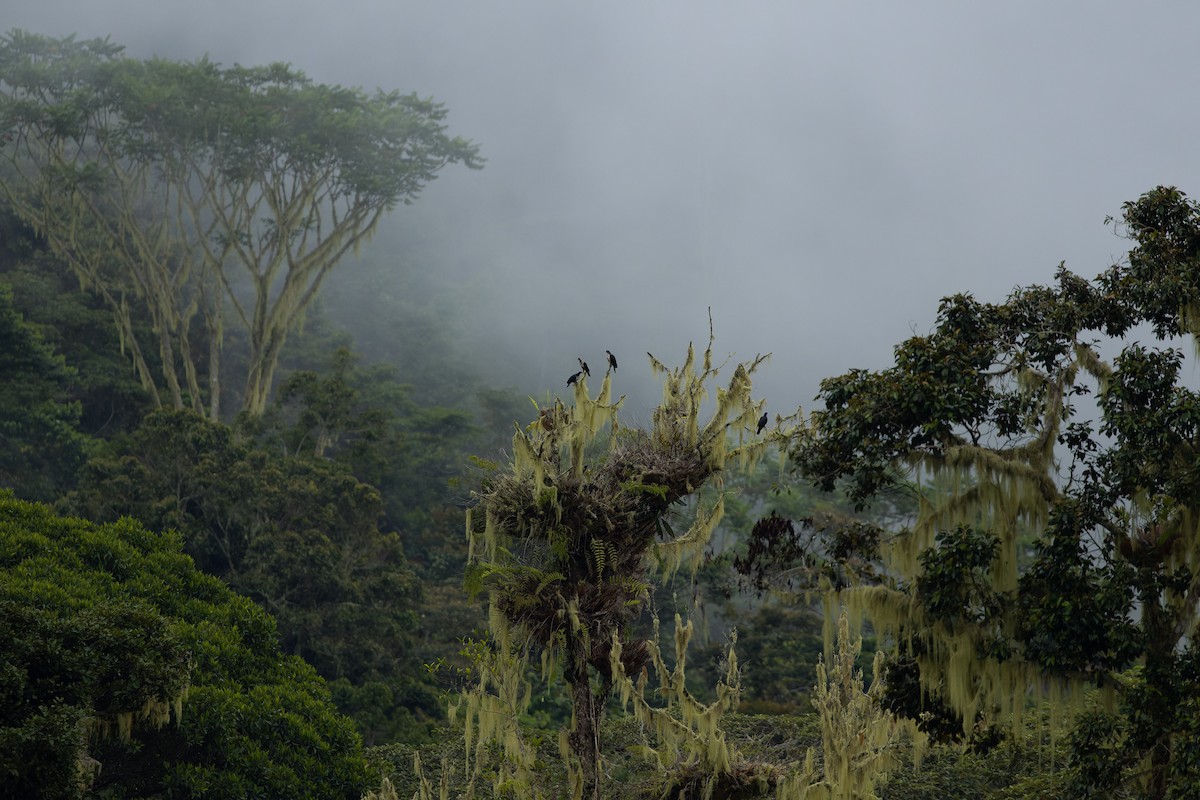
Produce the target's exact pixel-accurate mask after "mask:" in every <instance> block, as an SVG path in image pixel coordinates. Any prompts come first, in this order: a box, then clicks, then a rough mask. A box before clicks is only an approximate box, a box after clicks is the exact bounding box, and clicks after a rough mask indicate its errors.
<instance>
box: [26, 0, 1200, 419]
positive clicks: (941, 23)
mask: <svg viewBox="0 0 1200 800" xmlns="http://www.w3.org/2000/svg"><path fill="white" fill-rule="evenodd" d="M3 19H4V25H5V27H6V28H13V27H19V28H23V29H26V30H30V31H34V32H37V33H45V34H50V35H63V34H68V33H77V34H79V35H80V36H83V37H91V36H98V35H99V36H103V35H110V36H111V37H112V39H113V40H114V41H115V42H117V43H120V44H124V45H126V46H127V48H128V50H129V52H130V53H131V54H132V55H137V56H145V55H151V54H156V55H161V56H166V57H172V58H178V59H194V58H198V57H200V56H202V55H204V54H206V53H207V54H208V55H209V57H210V58H212V59H213V60H215V61H218V62H220V63H222V64H226V65H231V64H233V63H235V62H236V63H241V64H246V65H251V64H261V63H266V62H271V61H286V62H290V63H291V64H293V65H294V66H296V67H299V68H300V69H303V70H304V71H305V72H306V73H308V74H309V75H310V76H311V77H312V78H314V79H315V80H317V81H320V82H327V83H340V84H345V85H355V86H363V87H365V88H367V89H374V88H376V87H380V88H384V89H401V90H403V91H416V92H418V93H419V94H421V95H432V96H434V97H436V98H437V99H439V100H441V101H443V102H444V103H445V104H446V105H447V107H448V108H449V111H450V116H449V126H450V128H451V130H452V132H454V133H457V134H461V135H463V136H466V137H468V138H470V139H473V140H475V141H476V142H478V143H479V144H480V145H481V147H482V152H483V155H484V156H485V157H486V158H487V159H488V163H487V166H486V168H485V169H484V170H483V171H481V172H468V171H467V170H463V169H457V170H452V171H449V172H446V173H444V175H443V177H441V178H439V179H438V181H437V182H436V183H435V184H433V185H432V186H431V187H430V188H429V189H428V190H427V192H426V194H425V196H424V197H423V198H422V199H421V201H420V203H419V206H418V207H414V208H413V209H411V210H404V211H403V213H405V214H409V215H411V216H410V218H409V223H408V224H410V225H412V224H419V226H420V227H421V229H422V230H425V231H427V232H431V233H427V235H428V236H430V237H433V241H432V242H427V243H426V246H428V247H431V248H435V249H437V250H438V252H440V253H443V254H444V255H443V256H442V257H441V264H442V265H443V266H442V268H446V269H449V268H453V269H455V270H457V271H458V272H456V274H460V275H462V276H463V278H464V280H469V281H470V282H471V286H472V287H474V289H475V291H476V293H477V295H478V296H481V297H482V298H484V300H485V302H484V303H483V306H484V307H483V308H482V309H481V311H480V318H481V319H482V320H485V321H486V322H487V324H486V327H487V328H488V329H489V336H488V337H487V340H486V341H484V342H481V343H480V348H481V351H482V352H487V353H491V354H493V357H494V359H495V361H496V364H495V367H496V374H497V375H502V376H505V377H507V378H510V379H511V380H506V381H502V382H507V383H512V384H514V385H517V386H518V388H519V389H520V390H521V391H523V392H528V393H530V394H540V393H544V392H545V391H547V390H556V391H557V390H559V387H561V386H562V384H563V383H564V382H565V379H566V376H567V375H569V374H570V373H571V372H573V371H574V369H575V368H576V367H575V362H574V357H575V355H577V354H578V355H583V356H584V357H585V358H588V359H589V360H591V361H592V364H593V366H595V365H596V364H597V363H599V362H601V361H602V360H603V351H604V349H605V348H609V349H612V350H613V351H614V352H616V353H617V355H618V357H620V358H621V359H622V377H623V378H624V374H629V373H633V374H630V375H629V379H628V381H629V386H630V387H631V389H633V388H635V387H639V386H642V385H643V383H639V381H643V382H644V381H645V380H646V375H647V374H648V371H647V370H646V368H645V359H644V355H643V353H644V351H647V350H650V351H653V352H654V354H655V355H656V356H658V357H659V358H661V359H663V360H665V361H667V362H668V363H676V362H677V361H678V360H679V359H680V358H681V357H682V355H683V353H684V352H685V349H686V346H687V342H688V341H689V340H696V341H697V342H703V340H704V339H705V337H706V336H707V311H706V309H707V308H708V307H709V306H711V307H712V312H713V318H714V323H715V328H716V334H717V351H718V354H719V355H721V356H724V355H725V354H727V353H735V354H736V356H737V357H738V358H741V359H744V358H751V357H753V356H754V355H755V354H756V353H759V352H767V351H772V352H773V353H774V356H773V358H772V360H771V362H770V363H769V364H768V365H767V366H766V368H765V369H764V371H763V372H762V373H760V377H759V379H758V380H757V381H756V386H757V388H758V393H759V394H761V395H763V396H766V397H767V398H768V401H769V403H770V408H771V410H772V411H779V412H787V411H791V410H794V409H795V407H796V406H797V405H804V406H805V407H806V408H808V407H811V406H812V402H811V401H812V398H813V396H814V394H815V393H816V391H817V384H818V382H819V380H820V379H821V378H823V377H826V376H830V375H835V374H839V373H841V372H844V371H845V370H847V369H850V368H852V367H870V368H878V367H882V366H886V365H887V364H888V363H890V360H891V351H892V347H893V346H894V345H895V344H896V343H897V342H899V341H901V340H902V339H904V338H905V337H906V336H908V335H910V334H911V333H913V332H924V331H927V330H928V329H929V328H930V326H931V324H932V323H933V320H934V315H935V312H936V307H937V301H938V298H940V297H942V296H943V295H947V294H952V293H956V292H971V293H973V294H975V295H976V296H977V297H979V298H980V299H983V300H1001V299H1003V297H1004V296H1005V295H1006V294H1007V293H1008V292H1009V291H1010V290H1011V289H1012V288H1013V287H1015V286H1018V285H1024V284H1029V283H1035V282H1037V283H1044V282H1047V281H1049V280H1051V278H1052V276H1053V273H1054V269H1055V267H1056V266H1057V264H1058V263H1059V262H1060V261H1066V262H1067V266H1068V267H1069V268H1071V269H1073V270H1074V271H1076V272H1079V273H1081V274H1084V275H1087V276H1089V277H1090V276H1093V275H1095V274H1096V273H1098V272H1100V271H1102V270H1103V269H1104V268H1105V267H1106V266H1108V265H1109V264H1110V263H1112V261H1113V260H1114V259H1117V258H1120V257H1121V255H1122V253H1123V251H1124V249H1125V242H1124V241H1123V240H1121V239H1119V238H1117V237H1115V236H1114V235H1113V232H1112V229H1111V228H1107V227H1105V226H1104V224H1103V222H1104V218H1105V216H1106V215H1110V214H1111V215H1118V214H1119V213H1120V208H1121V204H1122V203H1123V202H1124V201H1127V200H1132V199H1135V198H1136V197H1137V196H1138V195H1140V194H1141V193H1142V192H1144V191H1146V190H1148V189H1150V188H1152V187H1154V186H1156V185H1158V184H1170V185H1175V186H1178V187H1179V188H1181V189H1183V190H1184V191H1185V192H1187V193H1188V194H1189V195H1193V196H1200V139H1198V133H1200V102H1197V97H1198V94H1197V88H1196V86H1197V79H1200V48H1198V47H1196V42H1197V36H1198V35H1200V4H1195V3H1188V2H1176V3H1146V4H1137V5H1134V4H1130V3H1117V2H1111V3H1105V2H1095V1H1094V0H1088V2H1083V1H1082V0H1079V1H1078V2H1046V1H1045V0H1039V1H1038V2H1012V0H1005V2H989V3H965V2H951V1H950V0H946V1H945V2H936V3H935V2H923V3H922V2H890V3H885V2H871V3H867V2H832V1H831V2H820V3H817V2H798V1H796V2H737V3H735V2H722V3H707V2H694V1H691V2H682V1H681V2H675V3H661V2H659V3H656V2H603V3H601V2H583V1H582V0H558V2H516V1H515V0H514V1H512V2H499V1H498V0H494V1H492V2H485V1H484V0H474V1H473V2H461V1H459V2H456V1H455V0H440V1H439V2H428V3H411V2H405V1H404V0H390V2H385V1H384V0H372V1H371V2H366V1H365V0H340V1H339V2H330V3H321V4H318V3H314V2H309V0H270V1H263V0H238V2H229V1H228V0H192V1H191V2H179V1H178V0H140V1H139V2H133V1H131V0H125V1H123V2H117V1H116V0H6V2H5V9H4V15H3ZM447 265H449V266H447ZM336 280H338V281H353V280H354V275H353V270H352V269H347V270H343V271H341V272H340V273H339V274H337V275H336ZM481 287H482V288H483V289H484V291H482V292H480V291H479V290H480V288H481ZM514 309H520V310H514ZM493 320H494V322H493ZM627 369H628V371H629V372H628V373H627V372H626V370H627ZM639 374H640V375H641V378H639V377H638V375H639ZM620 390H624V387H622V389H619V391H620ZM635 393H636V392H635Z"/></svg>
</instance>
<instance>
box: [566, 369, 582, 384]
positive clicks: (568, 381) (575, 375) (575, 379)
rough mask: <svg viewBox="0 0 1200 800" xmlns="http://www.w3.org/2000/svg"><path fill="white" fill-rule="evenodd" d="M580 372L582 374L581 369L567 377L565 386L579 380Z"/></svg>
mask: <svg viewBox="0 0 1200 800" xmlns="http://www.w3.org/2000/svg"><path fill="white" fill-rule="evenodd" d="M582 374H583V370H579V372H576V373H575V374H574V375H572V376H571V377H569V378H567V386H570V385H571V384H573V383H576V382H577V381H578V380H579V376H580V375H582Z"/></svg>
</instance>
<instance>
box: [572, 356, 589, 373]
mask: <svg viewBox="0 0 1200 800" xmlns="http://www.w3.org/2000/svg"><path fill="white" fill-rule="evenodd" d="M575 358H576V359H578V360H579V371H580V372H582V373H583V374H584V375H587V376H588V377H589V378H590V377H592V371H591V370H590V369H588V365H587V362H586V361H584V360H583V359H582V358H579V356H575Z"/></svg>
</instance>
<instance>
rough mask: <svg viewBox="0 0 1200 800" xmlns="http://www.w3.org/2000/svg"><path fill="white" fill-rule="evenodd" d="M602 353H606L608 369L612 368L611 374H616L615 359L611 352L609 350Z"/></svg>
mask: <svg viewBox="0 0 1200 800" xmlns="http://www.w3.org/2000/svg"><path fill="white" fill-rule="evenodd" d="M604 352H606V353H608V365H609V366H610V367H612V371H613V372H616V371H617V357H616V356H614V355H613V354H612V351H610V350H605V351H604Z"/></svg>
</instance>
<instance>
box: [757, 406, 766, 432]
mask: <svg viewBox="0 0 1200 800" xmlns="http://www.w3.org/2000/svg"><path fill="white" fill-rule="evenodd" d="M765 427H767V412H765V411H764V412H763V415H762V416H761V417H759V418H758V433H762V432H763V428H765Z"/></svg>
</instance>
